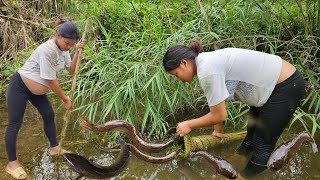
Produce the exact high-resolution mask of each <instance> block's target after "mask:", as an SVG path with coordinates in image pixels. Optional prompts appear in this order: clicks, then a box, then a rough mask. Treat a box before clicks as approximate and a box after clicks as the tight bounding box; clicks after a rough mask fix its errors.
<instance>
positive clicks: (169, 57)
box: [162, 40, 203, 72]
mask: <svg viewBox="0 0 320 180" xmlns="http://www.w3.org/2000/svg"><path fill="white" fill-rule="evenodd" d="M202 51H203V48H202V45H201V43H200V42H199V41H198V40H191V41H190V44H189V47H187V46H183V45H174V46H172V47H170V48H169V49H168V50H167V52H166V53H165V54H164V56H163V59H162V63H163V67H164V69H165V70H166V71H167V72H168V71H171V70H174V69H176V68H178V67H179V66H180V63H181V60H182V59H186V60H190V61H194V60H195V58H196V57H197V56H198V54H199V53H201V52H202Z"/></svg>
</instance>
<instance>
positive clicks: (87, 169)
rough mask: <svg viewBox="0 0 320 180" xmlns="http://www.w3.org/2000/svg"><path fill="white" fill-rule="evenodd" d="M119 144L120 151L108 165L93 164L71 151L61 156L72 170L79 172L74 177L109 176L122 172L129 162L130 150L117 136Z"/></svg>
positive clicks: (95, 177)
mask: <svg viewBox="0 0 320 180" xmlns="http://www.w3.org/2000/svg"><path fill="white" fill-rule="evenodd" d="M119 144H120V146H121V149H120V153H119V155H118V156H117V158H116V160H115V161H114V163H113V164H111V165H110V166H101V165H98V164H95V163H93V162H91V161H89V160H88V159H86V158H85V157H82V156H80V155H77V154H72V153H64V154H63V158H64V159H65V161H66V162H67V165H68V166H69V167H70V168H71V169H72V170H73V171H75V172H77V173H79V176H78V177H77V178H76V179H80V178H82V177H88V178H94V179H105V178H110V177H114V176H116V175H118V174H119V173H120V172H122V171H123V170H124V169H125V168H126V167H127V165H128V163H129V159H130V151H129V149H128V147H127V146H126V144H125V142H124V141H123V140H122V139H121V138H119Z"/></svg>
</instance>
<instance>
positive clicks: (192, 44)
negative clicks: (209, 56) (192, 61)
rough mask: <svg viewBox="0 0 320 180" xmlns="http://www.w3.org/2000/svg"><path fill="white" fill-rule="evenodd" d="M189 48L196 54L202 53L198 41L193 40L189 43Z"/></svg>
mask: <svg viewBox="0 0 320 180" xmlns="http://www.w3.org/2000/svg"><path fill="white" fill-rule="evenodd" d="M189 48H190V49H192V50H193V51H194V52H195V53H197V54H199V53H201V52H203V47H202V45H201V43H200V41H198V40H196V39H193V40H191V41H190V43H189Z"/></svg>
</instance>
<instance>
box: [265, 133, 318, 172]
mask: <svg viewBox="0 0 320 180" xmlns="http://www.w3.org/2000/svg"><path fill="white" fill-rule="evenodd" d="M305 141H308V142H310V143H311V147H312V151H313V153H314V154H316V153H318V147H317V144H316V143H315V141H314V139H313V138H312V136H311V135H310V134H309V133H308V132H306V131H303V132H300V133H299V134H298V135H296V136H295V137H293V138H292V139H290V140H288V141H287V142H284V143H282V144H281V145H279V146H278V148H277V149H276V150H274V151H273V153H272V154H271V156H270V158H269V160H268V164H267V165H268V168H269V169H270V170H272V171H277V170H279V169H281V168H282V167H284V166H285V165H286V164H288V163H289V160H290V159H291V158H292V157H293V156H294V155H295V154H296V152H297V151H298V149H299V147H300V145H301V144H302V143H303V142H305Z"/></svg>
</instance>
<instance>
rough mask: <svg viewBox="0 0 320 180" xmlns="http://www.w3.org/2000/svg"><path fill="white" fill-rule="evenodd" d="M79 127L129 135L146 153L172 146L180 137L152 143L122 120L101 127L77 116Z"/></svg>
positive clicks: (109, 122)
mask: <svg viewBox="0 0 320 180" xmlns="http://www.w3.org/2000/svg"><path fill="white" fill-rule="evenodd" d="M79 123H80V125H81V126H82V127H83V128H85V129H87V130H89V131H95V132H107V131H121V132H124V133H126V134H127V135H129V137H130V139H131V140H133V141H134V144H136V145H137V146H139V147H141V148H142V149H143V150H144V151H146V152H161V151H163V150H164V149H165V148H167V147H169V146H171V145H173V144H174V143H175V142H176V141H177V140H178V139H179V138H180V137H179V136H178V135H174V136H173V137H171V138H169V139H168V140H166V141H165V142H163V143H152V142H148V141H146V140H145V139H143V138H142V136H141V134H140V133H139V132H138V131H137V129H136V128H135V127H134V126H133V125H132V124H130V123H128V122H127V121H124V120H112V121H108V122H106V123H104V124H102V125H95V124H92V123H91V122H90V121H88V120H87V119H86V118H85V117H84V116H79Z"/></svg>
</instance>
